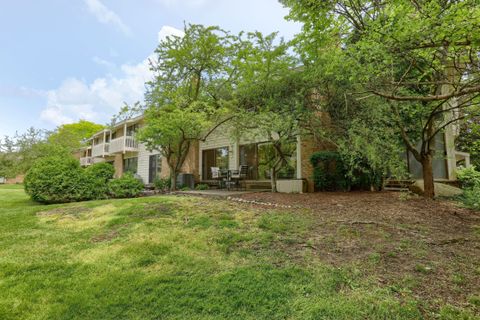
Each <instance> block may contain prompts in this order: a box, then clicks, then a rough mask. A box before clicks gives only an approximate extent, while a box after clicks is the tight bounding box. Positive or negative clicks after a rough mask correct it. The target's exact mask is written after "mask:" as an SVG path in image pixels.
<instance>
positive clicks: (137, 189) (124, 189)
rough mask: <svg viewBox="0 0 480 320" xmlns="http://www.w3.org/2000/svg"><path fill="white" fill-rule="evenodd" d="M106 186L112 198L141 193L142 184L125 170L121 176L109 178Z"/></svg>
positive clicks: (135, 195) (134, 195)
mask: <svg viewBox="0 0 480 320" xmlns="http://www.w3.org/2000/svg"><path fill="white" fill-rule="evenodd" d="M108 188H109V190H110V195H111V196H112V197H114V198H133V197H138V196H139V195H140V194H141V193H142V191H143V189H144V185H143V183H142V182H141V181H140V180H138V179H137V178H135V176H134V175H133V174H131V173H129V172H127V173H125V174H124V175H123V176H122V177H121V178H118V179H114V180H110V181H109V182H108Z"/></svg>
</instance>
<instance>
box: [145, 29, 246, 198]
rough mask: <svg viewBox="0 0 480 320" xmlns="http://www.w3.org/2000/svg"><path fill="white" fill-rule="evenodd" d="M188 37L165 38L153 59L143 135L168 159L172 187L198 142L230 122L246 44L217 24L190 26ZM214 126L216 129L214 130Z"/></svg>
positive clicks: (153, 147)
mask: <svg viewBox="0 0 480 320" xmlns="http://www.w3.org/2000/svg"><path fill="white" fill-rule="evenodd" d="M184 32H185V34H184V36H183V37H179V36H172V37H167V39H165V40H163V41H162V42H161V43H160V44H159V46H158V48H157V49H156V50H155V53H156V59H155V61H151V69H152V71H153V72H154V74H155V77H154V80H153V81H151V82H149V83H147V88H148V89H147V93H146V99H145V102H146V112H145V124H146V125H145V127H144V128H142V129H141V130H140V131H139V133H138V139H139V140H140V141H142V142H144V143H145V144H146V146H147V147H148V148H149V149H150V150H159V151H160V152H161V154H162V155H163V156H164V157H165V158H166V160H167V163H168V166H169V169H170V175H171V182H172V183H171V188H172V190H175V188H176V177H177V174H178V173H179V171H180V169H181V168H182V166H183V163H184V162H185V159H186V157H187V155H188V153H189V151H190V147H191V146H192V144H193V143H195V142H198V141H201V140H204V139H206V138H207V137H208V135H210V134H211V132H213V130H214V129H215V128H216V127H218V126H219V125H220V124H222V123H224V122H226V121H228V120H229V119H230V118H231V117H229V116H227V112H226V110H227V109H228V107H229V105H230V103H231V99H232V96H231V92H232V90H231V88H232V86H233V83H234V80H235V78H236V75H237V67H236V65H235V62H236V61H237V57H238V55H239V54H240V51H241V48H242V43H241V41H240V38H239V37H236V36H232V35H231V34H230V33H228V32H226V31H224V30H221V29H220V28H218V27H205V26H202V25H186V26H185V28H184ZM212 128H213V129H212Z"/></svg>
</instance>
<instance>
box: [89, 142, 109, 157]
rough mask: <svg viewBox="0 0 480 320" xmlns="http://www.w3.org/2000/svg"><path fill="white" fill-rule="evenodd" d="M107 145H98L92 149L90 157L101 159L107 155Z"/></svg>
mask: <svg viewBox="0 0 480 320" xmlns="http://www.w3.org/2000/svg"><path fill="white" fill-rule="evenodd" d="M108 149H109V145H108V143H100V144H97V145H96V146H93V147H92V157H103V156H104V155H107V154H108V153H109V151H108Z"/></svg>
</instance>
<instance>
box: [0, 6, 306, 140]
mask: <svg viewBox="0 0 480 320" xmlns="http://www.w3.org/2000/svg"><path fill="white" fill-rule="evenodd" d="M287 13H288V11H287V10H286V9H285V8H283V7H282V6H281V5H280V4H279V3H278V2H277V0H136V1H134V0H68V1H66V0H42V1H38V0H15V1H3V2H2V7H1V10H0V42H1V43H2V49H1V50H0V111H1V113H0V138H1V137H3V136H4V135H12V134H14V133H15V131H19V132H22V131H24V130H25V129H27V128H28V127H30V126H34V127H36V128H43V129H53V128H55V127H56V126H58V125H60V124H62V123H69V122H73V121H77V120H78V119H87V120H91V121H94V122H98V123H106V122H108V120H109V119H110V117H111V115H112V114H114V113H116V112H117V111H118V109H119V108H120V107H121V106H122V105H123V101H126V102H127V103H133V102H134V101H137V100H141V99H142V97H143V92H144V85H143V84H144V82H145V80H147V79H148V77H149V71H148V67H147V63H146V59H147V58H148V56H149V55H151V54H152V53H153V50H154V49H155V47H156V46H157V45H158V41H159V38H160V37H162V36H165V35H168V34H171V33H176V32H178V29H182V28H183V23H184V21H185V22H187V23H201V24H205V25H219V26H221V27H222V28H224V29H226V30H230V31H232V32H235V33H237V32H239V31H241V30H246V31H255V30H258V31H261V32H264V33H270V32H274V31H279V32H280V35H281V36H284V37H285V38H286V39H290V38H292V37H293V35H294V34H295V33H296V32H298V31H299V30H300V27H299V25H297V24H294V23H292V22H287V21H285V20H284V16H285V15H286V14H287Z"/></svg>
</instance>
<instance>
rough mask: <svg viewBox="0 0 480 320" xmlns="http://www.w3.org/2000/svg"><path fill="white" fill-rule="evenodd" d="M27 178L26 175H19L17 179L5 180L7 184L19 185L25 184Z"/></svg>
mask: <svg viewBox="0 0 480 320" xmlns="http://www.w3.org/2000/svg"><path fill="white" fill-rule="evenodd" d="M24 178H25V175H24V174H19V175H18V176H16V177H15V178H7V179H6V180H5V184H19V183H23V179H24Z"/></svg>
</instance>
